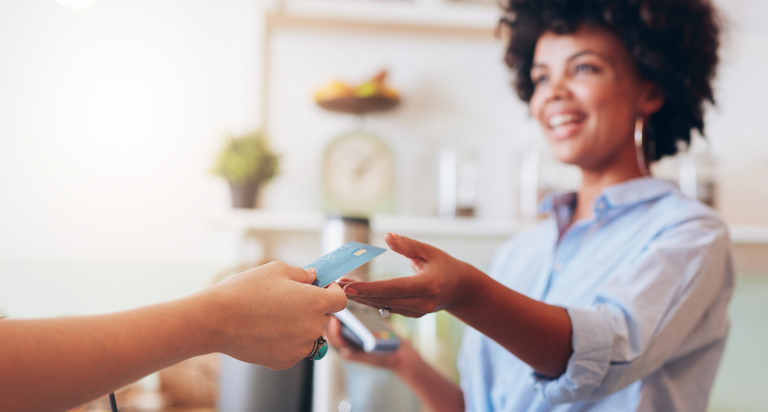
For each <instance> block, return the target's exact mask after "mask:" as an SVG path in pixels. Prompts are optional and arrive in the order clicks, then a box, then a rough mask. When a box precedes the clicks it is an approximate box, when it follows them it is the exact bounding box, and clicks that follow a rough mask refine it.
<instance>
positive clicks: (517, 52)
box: [500, 0, 720, 160]
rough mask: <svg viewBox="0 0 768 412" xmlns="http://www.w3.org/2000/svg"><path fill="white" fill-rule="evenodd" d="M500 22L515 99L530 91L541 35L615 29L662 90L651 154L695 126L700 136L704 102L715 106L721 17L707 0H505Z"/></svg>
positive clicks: (670, 148)
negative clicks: (505, 30)
mask: <svg viewBox="0 0 768 412" xmlns="http://www.w3.org/2000/svg"><path fill="white" fill-rule="evenodd" d="M507 1H508V4H507V5H506V6H505V7H504V8H505V13H504V16H503V17H502V19H501V22H500V26H501V27H507V28H509V29H510V37H509V44H508V47H507V51H506V56H505V62H506V63H507V65H508V66H509V67H510V68H511V69H512V71H513V73H514V74H515V80H514V85H515V88H516V89H517V94H518V96H520V98H521V99H522V100H523V101H525V102H528V101H530V99H531V95H532V94H533V88H534V85H533V82H532V81H531V77H530V71H531V66H532V64H533V55H534V50H535V48H536V42H537V40H538V39H539V36H541V34H542V33H544V32H546V31H552V32H555V33H557V34H567V33H572V32H574V31H576V30H577V29H578V28H579V27H580V26H581V25H583V24H588V25H598V26H600V27H604V28H606V29H608V30H609V31H611V32H613V33H614V34H615V35H616V36H617V37H618V38H619V39H620V40H621V41H622V42H623V44H624V45H625V46H626V48H627V50H628V51H629V52H630V54H631V55H632V57H633V59H634V61H635V64H636V65H637V68H638V70H639V73H640V76H642V77H643V78H644V79H646V80H649V81H651V82H653V83H654V84H655V85H656V86H657V87H658V88H659V90H660V91H661V92H662V93H663V94H664V98H665V101H664V105H663V106H662V108H661V109H660V110H659V111H658V112H656V113H654V114H653V115H652V116H651V117H650V118H649V119H648V122H647V124H646V137H647V138H648V139H650V143H651V144H652V145H653V146H654V153H653V154H652V156H653V157H652V160H659V159H661V158H662V157H664V156H666V155H674V154H675V153H677V147H678V143H677V142H678V141H682V142H685V143H686V144H689V143H690V141H691V131H692V129H694V128H695V129H697V130H698V131H699V133H701V134H702V135H703V134H704V103H705V100H706V101H709V102H710V103H712V104H713V105H714V103H715V99H714V96H713V93H712V79H713V78H714V76H715V70H716V67H717V63H718V54H717V49H718V46H719V40H718V37H719V32H720V22H719V18H718V16H717V13H716V10H715V9H714V7H713V6H712V4H711V3H710V1H709V0H507Z"/></svg>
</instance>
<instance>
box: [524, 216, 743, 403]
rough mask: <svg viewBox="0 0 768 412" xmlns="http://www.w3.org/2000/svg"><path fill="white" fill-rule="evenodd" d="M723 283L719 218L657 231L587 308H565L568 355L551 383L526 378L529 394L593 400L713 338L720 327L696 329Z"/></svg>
mask: <svg viewBox="0 0 768 412" xmlns="http://www.w3.org/2000/svg"><path fill="white" fill-rule="evenodd" d="M731 283H732V269H731V261H730V242H729V240H728V234H727V229H726V226H725V224H724V223H723V222H722V221H720V220H719V219H717V218H714V217H713V218H698V219H691V220H688V221H685V222H682V223H680V224H678V225H677V226H675V227H672V228H669V229H667V230H665V231H663V232H662V233H660V234H658V235H657V236H656V237H655V238H654V239H653V240H652V241H651V242H649V244H648V245H647V246H646V247H645V248H644V249H643V250H642V251H641V252H640V253H639V254H638V257H637V258H636V259H634V260H633V261H632V262H631V263H630V264H629V265H628V266H627V267H625V268H624V269H623V270H622V271H621V272H620V273H617V274H616V275H615V276H613V277H612V278H611V279H610V280H609V281H607V282H606V283H604V284H603V285H602V286H601V287H600V290H598V292H597V294H596V298H595V300H594V302H593V304H592V305H591V306H590V307H588V308H578V307H570V308H566V309H567V311H568V315H569V316H570V319H571V324H572V345H573V354H572V355H571V358H570V359H569V361H568V365H567V368H566V371H565V373H564V374H563V375H561V376H560V377H559V378H557V379H547V378H545V377H542V376H538V375H534V379H535V380H536V386H537V389H539V390H540V391H541V394H542V396H543V397H544V398H545V399H546V400H547V401H548V402H549V403H551V404H558V403H566V402H575V401H580V400H592V399H599V398H602V397H605V396H607V395H609V394H611V393H613V392H615V391H618V390H620V389H622V388H624V387H626V386H627V385H629V384H630V383H632V382H634V381H636V380H638V379H640V378H642V377H644V376H647V375H649V374H650V373H652V372H654V371H655V370H657V369H659V368H660V367H661V366H662V365H663V364H664V363H666V362H667V361H669V360H671V359H675V358H678V357H682V356H683V355H685V354H687V353H691V352H693V351H694V350H696V349H697V348H701V347H703V346H705V345H707V344H710V343H711V342H713V341H714V340H716V339H721V338H722V336H723V335H724V333H725V332H724V330H723V328H713V327H709V328H698V329H697V325H698V324H699V323H701V322H702V319H704V318H705V315H706V314H707V311H708V310H709V309H710V307H712V306H713V303H714V302H715V301H716V300H717V299H718V296H719V295H721V294H722V293H724V291H726V290H730V289H731V288H732V285H731ZM721 318H723V319H724V318H725V317H724V316H723V317H721ZM707 329H709V330H707ZM694 332H695V333H694Z"/></svg>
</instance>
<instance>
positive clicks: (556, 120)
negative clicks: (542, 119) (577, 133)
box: [549, 114, 580, 127]
mask: <svg viewBox="0 0 768 412" xmlns="http://www.w3.org/2000/svg"><path fill="white" fill-rule="evenodd" d="M579 118H580V116H576V115H575V114H556V115H554V116H552V117H550V118H549V127H557V126H562V125H564V124H565V123H568V122H573V121H576V120H579Z"/></svg>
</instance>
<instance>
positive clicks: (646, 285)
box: [458, 177, 734, 412]
mask: <svg viewBox="0 0 768 412" xmlns="http://www.w3.org/2000/svg"><path fill="white" fill-rule="evenodd" d="M574 200H575V194H573V193H570V194H562V195H557V196H553V197H551V198H549V199H548V200H545V202H544V203H543V204H542V209H543V210H544V211H546V212H548V213H549V215H550V216H549V219H547V220H546V221H544V222H542V223H541V224H539V225H537V226H536V227H535V228H533V229H531V230H528V231H526V232H523V233H520V234H519V235H517V236H515V237H513V238H512V239H510V240H509V241H507V242H506V243H504V244H503V245H502V246H501V247H500V248H499V250H498V251H497V252H496V255H495V257H494V260H493V262H492V264H491V269H490V275H491V276H492V277H493V278H495V279H496V280H498V281H499V282H501V283H502V284H504V285H505V286H507V287H509V288H511V289H513V290H515V291H518V292H520V293H522V294H525V295H527V296H529V297H531V298H534V299H537V300H541V301H544V302H546V303H549V304H552V305H558V306H562V307H564V308H566V309H567V311H568V315H569V316H570V318H571V323H572V325H573V339H572V343H573V355H572V356H571V358H570V360H569V361H568V366H567V369H566V371H565V373H564V374H563V375H562V376H560V377H558V378H556V379H549V378H546V377H543V376H540V375H537V374H535V373H534V372H533V370H532V369H531V368H530V367H529V366H528V365H527V364H525V363H523V362H522V361H520V360H518V359H517V358H516V357H515V356H513V355H512V354H511V353H509V352H508V351H507V350H506V349H504V348H503V347H502V346H501V345H499V344H497V343H496V342H495V341H493V340H491V339H489V338H487V337H485V336H484V335H482V334H480V333H479V332H477V331H476V330H474V329H471V328H467V331H466V333H465V335H464V340H463V342H462V349H461V352H460V355H459V361H458V364H459V371H460V372H461V386H462V390H463V391H464V399H465V403H466V409H467V411H477V412H486V411H488V412H490V411H495V412H499V411H505V412H506V411H515V412H518V411H526V412H532V411H537V412H539V411H606V412H620V411H654V412H672V411H699V412H703V411H705V410H706V406H707V402H708V398H709V392H710V389H711V387H712V382H713V380H714V377H715V373H716V371H717V367H718V365H719V363H720V358H721V355H722V352H723V345H724V342H725V338H726V335H727V331H728V317H727V313H726V308H727V305H728V301H729V299H730V296H731V293H732V290H733V286H734V273H733V268H732V264H731V253H730V242H729V239H728V232H727V228H726V225H725V224H724V223H723V221H722V220H721V219H720V218H719V217H718V216H717V215H716V214H715V212H714V211H712V209H710V208H708V207H706V206H704V205H702V204H700V203H698V202H696V201H695V200H691V199H688V198H686V197H684V196H683V195H682V194H680V192H679V191H678V189H677V188H676V187H675V185H674V184H672V183H670V182H667V181H665V180H660V179H655V178H650V177H646V178H640V179H634V180H630V181H627V182H623V183H620V184H618V185H615V186H611V187H608V188H606V189H605V190H604V191H603V192H602V193H601V195H600V196H599V197H598V198H597V199H596V200H595V202H594V204H593V213H594V217H593V218H591V219H589V220H582V221H578V222H576V223H574V224H573V225H572V226H571V227H570V228H568V229H567V230H566V231H565V233H563V235H562V237H560V233H561V231H562V230H563V228H565V227H567V225H568V222H569V220H570V216H571V214H572V212H573V205H574V203H575V202H574ZM558 238H560V240H559V242H558ZM500 327H503V325H500Z"/></svg>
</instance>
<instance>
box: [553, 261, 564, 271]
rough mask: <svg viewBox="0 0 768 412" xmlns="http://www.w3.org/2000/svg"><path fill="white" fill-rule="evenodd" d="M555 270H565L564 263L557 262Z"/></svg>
mask: <svg viewBox="0 0 768 412" xmlns="http://www.w3.org/2000/svg"><path fill="white" fill-rule="evenodd" d="M554 268H555V270H557V271H560V270H563V264H562V263H560V262H557V263H555V267H554Z"/></svg>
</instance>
